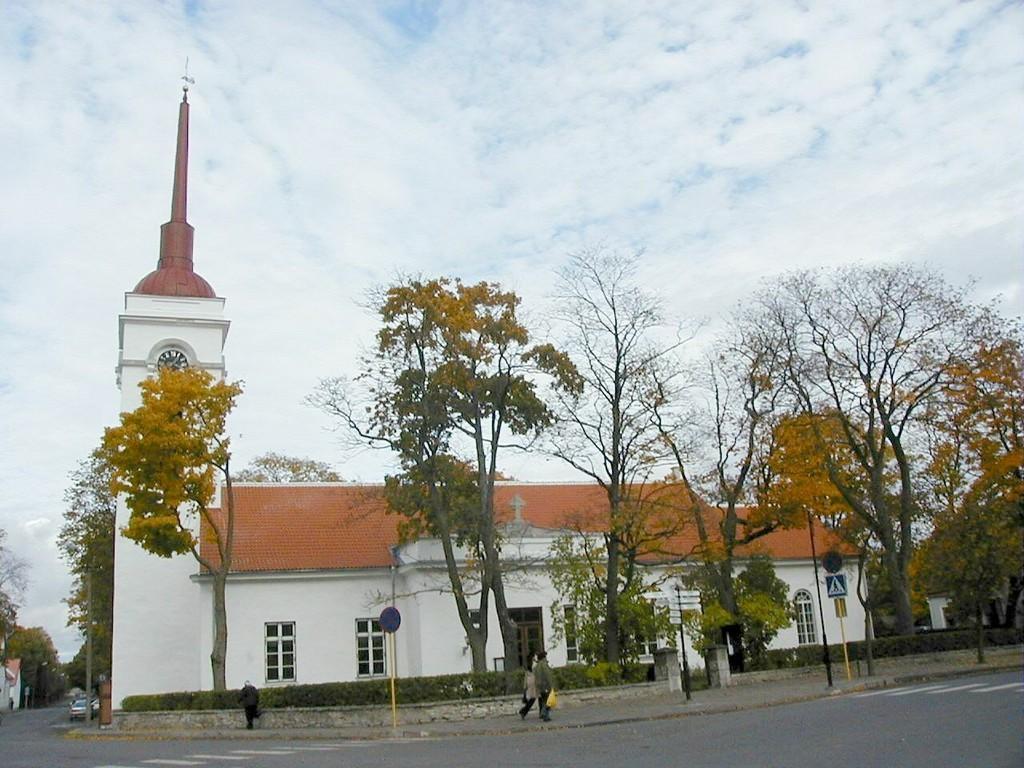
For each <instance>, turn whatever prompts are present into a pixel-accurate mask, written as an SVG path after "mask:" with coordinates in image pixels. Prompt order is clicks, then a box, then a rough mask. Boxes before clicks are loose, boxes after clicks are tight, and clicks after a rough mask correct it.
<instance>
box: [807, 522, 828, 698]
mask: <svg viewBox="0 0 1024 768" xmlns="http://www.w3.org/2000/svg"><path fill="white" fill-rule="evenodd" d="M807 530H808V532H809V533H810V535H811V559H812V560H813V562H814V589H815V590H816V591H817V593H818V616H819V617H821V644H822V646H823V647H824V649H825V654H824V658H825V676H826V677H827V678H828V687H829V688H831V687H832V659H831V658H829V655H828V635H826V634H825V609H824V608H822V607H821V581H819V579H818V551H817V550H816V549H815V547H814V518H813V517H812V516H811V510H807Z"/></svg>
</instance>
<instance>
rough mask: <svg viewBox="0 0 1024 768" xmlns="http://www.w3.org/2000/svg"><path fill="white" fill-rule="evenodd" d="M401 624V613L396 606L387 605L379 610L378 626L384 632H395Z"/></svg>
mask: <svg viewBox="0 0 1024 768" xmlns="http://www.w3.org/2000/svg"><path fill="white" fill-rule="evenodd" d="M400 626H402V614H400V613H399V612H398V609H397V608H393V607H390V606H389V607H387V608H385V609H384V610H383V611H381V612H380V628H381V629H383V630H384V631H385V632H397V631H398V628H399V627H400Z"/></svg>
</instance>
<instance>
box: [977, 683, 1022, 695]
mask: <svg viewBox="0 0 1024 768" xmlns="http://www.w3.org/2000/svg"><path fill="white" fill-rule="evenodd" d="M1021 687H1024V683H1007V684H1006V685H993V686H991V687H989V688H978V689H977V690H974V691H971V693H992V691H1005V690H1006V689H1007V688H1021Z"/></svg>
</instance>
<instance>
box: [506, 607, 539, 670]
mask: <svg viewBox="0 0 1024 768" xmlns="http://www.w3.org/2000/svg"><path fill="white" fill-rule="evenodd" d="M508 615H509V618H511V619H512V621H514V622H515V623H516V627H518V630H519V666H520V667H525V666H526V658H527V656H529V655H530V654H531V653H537V652H538V651H542V650H544V618H543V614H542V612H541V609H540V608H509V610H508Z"/></svg>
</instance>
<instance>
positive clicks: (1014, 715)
mask: <svg viewBox="0 0 1024 768" xmlns="http://www.w3.org/2000/svg"><path fill="white" fill-rule="evenodd" d="M1022 711H1024V681H1022V676H1021V673H1020V672H1012V673H1001V674H994V675H993V674H989V675H977V676H971V677H957V678H952V679H947V680H944V681H936V682H931V683H922V684H919V685H912V686H906V687H902V688H887V689H881V690H872V691H867V692H862V693H851V694H846V695H842V696H832V697H828V698H824V699H819V700H815V701H810V702H804V703H800V704H789V705H783V706H776V707H768V708H761V709H751V710H746V711H741V712H732V713H725V714H715V715H702V716H689V717H680V718H673V719H663V720H654V721H647V722H633V723H629V724H621V725H607V726H601V727H592V728H574V729H568V730H565V729H547V728H545V727H544V726H541V725H540V724H538V727H537V729H536V730H534V731H529V732H526V733H522V732H520V733H514V734H508V735H492V736H472V737H470V736H463V737H455V738H450V739H422V740H419V739H400V740H386V741H339V740H334V741H332V740H295V741H266V740H246V739H244V738H240V739H230V740H217V741H194V740H180V741H160V740H105V741H90V740H82V739H68V738H65V737H64V736H65V735H66V733H67V730H68V723H67V718H66V712H65V710H64V709H57V708H51V709H48V710H41V711H34V712H21V713H14V714H12V715H9V716H7V717H6V718H5V719H4V723H3V725H2V726H0V739H2V740H3V746H2V750H0V765H3V766H10V767H11V768H156V766H239V768H292V767H293V766H303V767H305V766H309V768H328V767H329V768H339V767H340V766H344V768H371V767H375V766H399V767H404V766H408V767H409V768H420V767H421V766H454V767H456V768H458V767H460V766H464V767H466V768H475V767H476V766H481V767H486V768H504V767H505V766H508V768H524V767H529V766H581V765H585V766H597V767H599V768H604V767H606V766H607V767H608V768H613V767H614V768H622V766H629V768H638V767H639V768H648V767H650V768H654V767H655V766H658V767H661V766H686V767H687V768H691V767H692V768H701V767H703V766H707V767H709V768H710V767H712V766H713V767H715V768H744V767H746V766H750V767H751V768H753V767H757V768H761V767H765V768H767V767H769V766H770V767H772V768H774V767H776V766H777V767H778V768H804V767H805V766H806V768H823V766H857V767H858V768H861V767H865V768H871V767H872V766H879V768H881V767H882V766H885V767H886V768H889V767H890V766H899V767H901V768H915V767H917V766H921V767H922V768H924V767H925V766H927V768H935V767H936V766H964V767H971V766H978V768H1003V767H1004V766H1005V767H1006V768H1020V766H1022V765H1024V741H1022V738H1024V736H1022V734H1024V727H1022V726H1024V717H1022ZM556 716H557V715H556ZM512 717H515V716H514V715H513V716H512Z"/></svg>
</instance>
